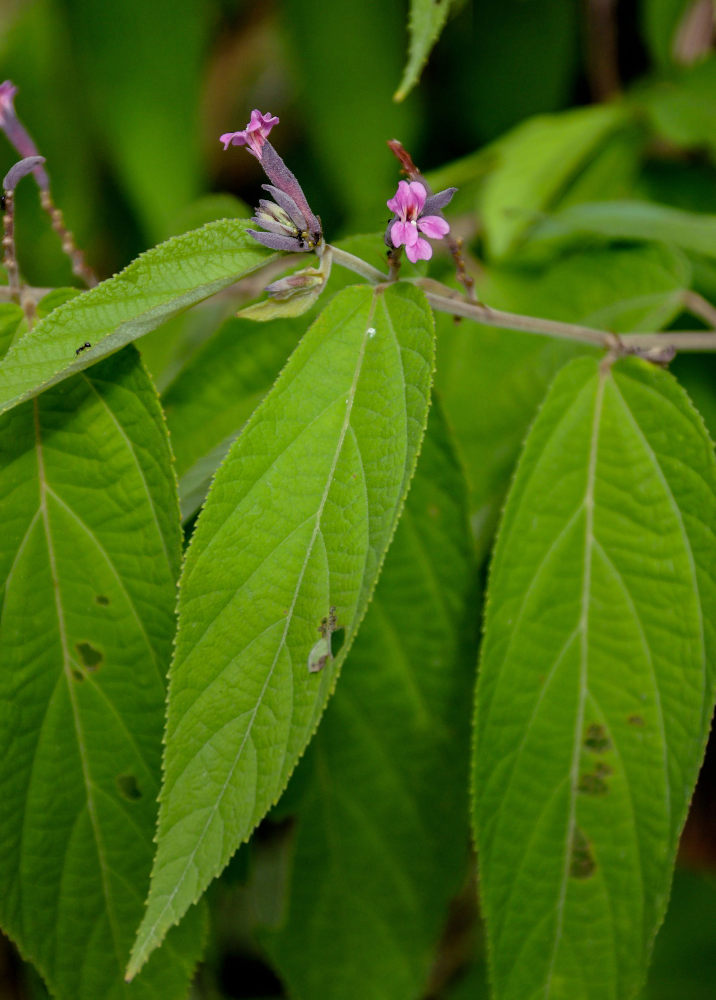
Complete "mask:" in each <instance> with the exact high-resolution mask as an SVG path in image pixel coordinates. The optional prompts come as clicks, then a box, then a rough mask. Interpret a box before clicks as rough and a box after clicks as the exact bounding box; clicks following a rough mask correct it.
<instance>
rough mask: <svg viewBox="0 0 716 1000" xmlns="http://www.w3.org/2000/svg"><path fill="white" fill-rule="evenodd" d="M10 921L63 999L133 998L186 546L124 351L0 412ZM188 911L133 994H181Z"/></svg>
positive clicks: (130, 356)
mask: <svg viewBox="0 0 716 1000" xmlns="http://www.w3.org/2000/svg"><path fill="white" fill-rule="evenodd" d="M0 443H1V445H2V450H3V453H4V461H3V464H2V469H0V496H1V497H2V501H1V505H2V510H3V522H4V523H3V531H2V532H1V533H0V577H1V578H2V579H3V580H4V586H3V590H2V617H1V619H0V662H1V663H2V670H0V704H2V706H3V713H4V716H5V719H4V724H3V725H2V726H0V732H1V733H2V747H1V748H0V789H1V795H2V801H3V809H2V810H1V811H0V844H1V845H2V852H3V864H2V866H0V871H1V872H2V885H1V886H0V919H1V920H2V925H3V927H4V929H5V930H6V931H7V932H8V934H10V936H11V937H12V938H13V939H14V940H15V941H16V942H17V944H18V946H19V948H20V951H21V952H22V953H23V954H24V955H26V956H27V957H28V958H29V959H31V960H32V961H33V963H34V964H35V965H36V966H37V968H38V969H39V970H40V971H41V973H42V975H43V977H44V978H45V980H46V982H47V984H48V986H49V987H50V989H51V990H52V993H53V995H55V996H57V997H59V998H61V1000H65V998H66V1000H106V998H121V997H124V996H126V995H128V990H129V987H128V986H127V984H126V983H125V982H124V979H123V972H124V965H125V964H126V960H127V955H128V953H129V946H130V944H131V939H132V936H133V933H134V930H135V928H136V924H137V921H138V920H139V918H140V915H141V912H142V902H143V899H142V897H143V889H144V887H145V886H146V885H147V884H148V881H149V870H150V866H151V859H152V853H153V844H152V835H153V832H154V826H155V821H156V795H157V789H158V785H159V774H160V747H161V734H162V723H163V715H164V708H163V706H164V697H165V682H164V678H165V675H166V671H167V667H168V663H169V658H170V652H171V640H172V635H173V631H174V614H173V609H174V598H175V581H176V577H177V575H178V570H179V557H180V535H179V522H178V510H177V500H176V488H175V484H174V478H173V473H172V470H171V458H170V453H169V445H168V441H167V436H166V430H165V428H164V425H163V421H162V417H161V413H160V410H159V405H158V401H157V397H156V392H155V390H154V388H153V386H152V385H151V382H150V381H149V378H148V376H147V375H146V373H145V371H144V369H143V368H142V366H141V363H140V361H139V358H138V355H137V353H136V351H134V350H133V349H131V348H130V349H129V350H127V351H125V352H123V353H122V354H120V355H117V356H116V357H115V358H112V359H110V360H108V361H105V362H103V363H101V364H100V365H98V366H97V367H95V368H93V369H92V372H91V373H82V374H79V375H76V376H75V377H74V378H72V379H69V380H68V381H66V382H65V383H64V384H63V385H61V386H57V387H55V388H53V389H51V390H49V391H48V392H47V393H44V394H43V395H42V396H40V397H39V398H38V399H35V400H31V401H29V402H27V403H24V404H22V405H21V406H19V407H17V408H16V409H15V410H13V411H12V412H11V413H9V414H6V415H5V416H4V417H2V418H1V419H0ZM199 938H200V934H199V929H198V925H197V920H196V919H195V918H192V919H191V920H190V921H188V922H186V923H185V924H184V925H182V927H180V928H177V932H176V935H175V936H174V939H173V940H172V941H171V942H168V943H167V944H168V947H167V948H166V949H165V950H164V951H162V952H161V953H160V954H158V955H157V956H156V960H155V961H154V962H153V963H152V964H151V965H150V966H148V967H147V970H146V973H145V975H144V976H142V978H141V979H140V980H138V982H137V984H136V986H135V987H134V989H133V990H132V994H131V995H132V996H135V995H136V996H138V997H143V998H147V1000H150V998H152V1000H153V998H156V1000H159V998H169V997H171V998H174V997H175V998H177V1000H179V998H180V997H183V996H184V995H185V993H186V989H187V986H188V981H189V976H190V974H191V970H192V966H193V963H194V962H195V961H196V960H197V958H198V949H199V943H200V942H199Z"/></svg>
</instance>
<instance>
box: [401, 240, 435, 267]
mask: <svg viewBox="0 0 716 1000" xmlns="http://www.w3.org/2000/svg"><path fill="white" fill-rule="evenodd" d="M405 253H406V255H407V257H408V260H409V261H410V263H411V264H417V262H418V261H419V260H430V258H431V257H432V255H433V248H432V247H431V246H430V244H429V243H428V241H427V240H421V239H418V240H416V242H415V243H414V244H413V245H412V246H406V248H405Z"/></svg>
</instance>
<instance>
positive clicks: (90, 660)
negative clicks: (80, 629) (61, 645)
mask: <svg viewBox="0 0 716 1000" xmlns="http://www.w3.org/2000/svg"><path fill="white" fill-rule="evenodd" d="M75 649H76V650H77V652H78V653H79V654H80V659H81V660H82V665H83V666H84V667H86V668H87V670H99V668H100V665H101V664H102V661H103V660H104V656H103V654H102V653H101V652H100V651H99V649H96V648H95V647H94V646H93V645H92V643H90V642H77V643H75Z"/></svg>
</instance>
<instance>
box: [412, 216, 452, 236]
mask: <svg viewBox="0 0 716 1000" xmlns="http://www.w3.org/2000/svg"><path fill="white" fill-rule="evenodd" d="M418 229H419V230H420V231H421V232H422V233H425V235H426V236H429V237H430V239H431V240H441V239H442V238H443V236H447V234H448V233H449V232H450V225H449V224H448V223H447V222H446V221H445V219H441V218H440V216H439V215H424V216H423V217H422V219H418Z"/></svg>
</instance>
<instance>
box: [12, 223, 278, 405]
mask: <svg viewBox="0 0 716 1000" xmlns="http://www.w3.org/2000/svg"><path fill="white" fill-rule="evenodd" d="M246 225H247V224H246V223H245V222H242V221H237V220H233V219H224V220H221V221H219V222H214V223H209V224H208V225H206V226H204V227H203V228H202V229H198V230H196V231H195V232H191V233H185V234H184V235H183V236H176V237H174V238H173V239H170V240H167V241H166V243H162V244H160V246H158V247H154V248H153V249H152V250H148V251H147V252H146V253H144V254H142V255H141V256H140V257H138V258H137V260H135V261H133V262H132V263H131V264H130V265H129V266H128V267H126V268H125V269H124V270H123V271H121V272H120V273H119V274H117V275H116V276H115V277H114V278H110V279H109V280H108V281H104V282H102V284H100V285H97V287H96V288H92V289H90V290H89V291H87V292H85V293H84V294H82V295H78V296H77V297H76V298H74V299H72V301H71V302H67V303H66V304H65V305H63V306H60V307H59V308H58V309H55V310H54V311H53V312H52V313H51V314H50V315H49V316H47V317H46V319H44V320H41V321H40V322H39V323H38V324H37V325H36V326H35V327H33V329H32V330H31V331H30V332H29V333H28V334H27V335H26V336H24V337H23V338H22V340H20V341H19V342H18V343H17V344H14V345H13V346H12V347H11V348H10V350H9V351H8V353H7V355H6V356H5V359H4V360H3V363H2V366H0V412H3V411H4V410H7V409H9V408H10V407H11V406H15V405H16V404H17V403H20V402H22V401H23V400H26V399H30V398H31V397H32V396H35V395H37V393H38V392H41V391H42V390H43V389H46V388H47V387H48V386H51V385H54V384H55V383H56V382H60V381H62V379H64V378H67V377H68V376H69V375H73V374H75V373H76V372H78V371H80V370H82V369H83V368H87V367H88V365H91V364H94V363H95V362H96V361H98V360H99V358H101V357H104V356H105V355H107V354H111V353H113V352H114V351H116V350H117V349H118V348H120V347H123V346H124V345H125V344H127V343H129V341H131V340H135V339H136V338H137V337H141V336H142V335H143V334H145V333H148V332H149V331H150V330H154V329H156V327H158V326H159V325H160V324H161V323H163V322H164V321H165V320H167V319H169V318H170V317H171V316H174V315H176V314H177V313H180V312H182V311H183V310H184V309H187V308H188V307H189V306H191V305H194V304H195V303H196V302H200V301H202V299H206V298H208V297H209V296H210V295H214V294H215V293H216V292H218V291H221V289H222V288H227V287H228V286H229V285H231V284H233V283H234V282H235V281H237V280H238V279H239V278H241V277H243V275H245V274H248V273H249V272H250V271H253V270H255V269H256V268H257V267H260V266H261V265H262V264H265V263H267V262H268V261H270V260H271V259H272V258H273V256H275V255H274V254H272V253H270V252H269V251H267V250H266V248H265V247H262V246H261V245H260V244H258V243H257V242H256V241H255V240H254V239H252V238H251V237H250V236H248V235H247V233H246ZM84 343H89V344H90V345H91V347H90V348H88V349H86V350H83V351H82V352H81V353H80V354H79V355H78V354H77V353H76V352H77V349H78V348H79V347H81V346H82V345H83V344H84Z"/></svg>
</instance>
